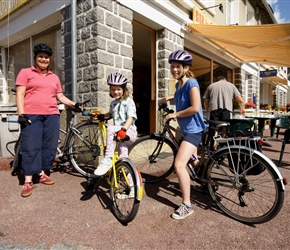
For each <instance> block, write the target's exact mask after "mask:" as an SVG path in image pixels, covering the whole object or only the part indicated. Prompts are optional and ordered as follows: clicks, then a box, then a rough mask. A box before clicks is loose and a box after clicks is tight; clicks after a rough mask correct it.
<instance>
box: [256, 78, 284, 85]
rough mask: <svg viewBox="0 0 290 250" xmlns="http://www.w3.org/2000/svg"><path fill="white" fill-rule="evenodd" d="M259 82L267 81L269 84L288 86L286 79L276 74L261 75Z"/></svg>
mask: <svg viewBox="0 0 290 250" xmlns="http://www.w3.org/2000/svg"><path fill="white" fill-rule="evenodd" d="M260 81H261V83H269V84H274V85H278V84H282V85H287V86H288V81H287V79H286V78H281V77H278V76H269V77H263V78H261V79H260Z"/></svg>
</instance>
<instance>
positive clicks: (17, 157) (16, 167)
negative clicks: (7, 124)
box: [11, 139, 22, 176]
mask: <svg viewBox="0 0 290 250" xmlns="http://www.w3.org/2000/svg"><path fill="white" fill-rule="evenodd" d="M21 148H22V145H21V141H20V139H18V140H17V142H16V144H15V147H14V152H15V153H14V159H13V161H12V164H11V175H12V176H16V175H18V173H19V171H20V168H21V161H22V154H21Z"/></svg>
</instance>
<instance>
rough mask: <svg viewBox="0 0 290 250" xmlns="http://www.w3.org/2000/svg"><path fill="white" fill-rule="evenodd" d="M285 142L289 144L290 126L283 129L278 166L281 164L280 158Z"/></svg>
mask: <svg viewBox="0 0 290 250" xmlns="http://www.w3.org/2000/svg"><path fill="white" fill-rule="evenodd" d="M286 144H290V128H288V129H286V130H285V133H284V138H283V139H282V147H281V153H280V158H279V163H278V167H280V166H281V163H282V158H283V154H284V150H285V146H286Z"/></svg>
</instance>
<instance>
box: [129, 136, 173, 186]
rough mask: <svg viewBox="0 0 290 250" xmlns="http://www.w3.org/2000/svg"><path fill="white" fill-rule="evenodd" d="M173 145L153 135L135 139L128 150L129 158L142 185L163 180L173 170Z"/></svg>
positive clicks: (167, 140)
mask: <svg viewBox="0 0 290 250" xmlns="http://www.w3.org/2000/svg"><path fill="white" fill-rule="evenodd" d="M175 156H176V148H175V146H174V144H173V143H172V142H171V141H170V140H169V139H165V140H164V142H162V137H161V136H156V135H155V134H152V135H146V136H143V137H140V138H139V139H137V140H136V141H135V142H134V143H133V144H132V145H131V146H130V148H129V158H130V159H131V160H132V161H133V162H134V163H135V164H136V166H138V168H139V170H140V172H141V175H142V180H143V182H144V183H154V182H158V181H161V180H163V179H165V178H166V177H167V176H169V175H170V174H171V173H172V172H173V170H174V159H175Z"/></svg>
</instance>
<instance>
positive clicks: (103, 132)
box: [92, 110, 143, 201]
mask: <svg viewBox="0 0 290 250" xmlns="http://www.w3.org/2000/svg"><path fill="white" fill-rule="evenodd" d="M92 113H95V114H101V112H100V111H99V110H94V111H92ZM99 129H100V131H101V142H102V151H103V155H105V149H106V143H105V139H106V137H107V127H106V124H105V122H104V121H99ZM117 143H118V142H117ZM119 161H125V162H128V164H129V165H131V166H132V169H133V172H134V175H135V178H136V180H137V187H136V189H137V199H138V200H139V201H140V200H141V199H142V197H143V184H142V178H141V174H140V171H139V170H138V168H137V167H136V166H135V164H134V163H133V162H132V161H131V160H130V159H129V158H120V157H119V153H118V151H117V145H116V148H115V152H114V155H113V157H112V168H111V169H110V170H109V171H108V172H107V174H106V180H107V182H108V184H109V185H110V186H112V187H113V188H114V189H118V188H119V187H118V182H117V175H116V164H117V163H118V162H119ZM122 173H123V177H124V179H125V181H126V184H127V186H128V187H130V183H129V181H128V177H127V175H126V173H125V171H124V169H122ZM111 174H113V176H114V184H112V183H111V181H110V176H111Z"/></svg>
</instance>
